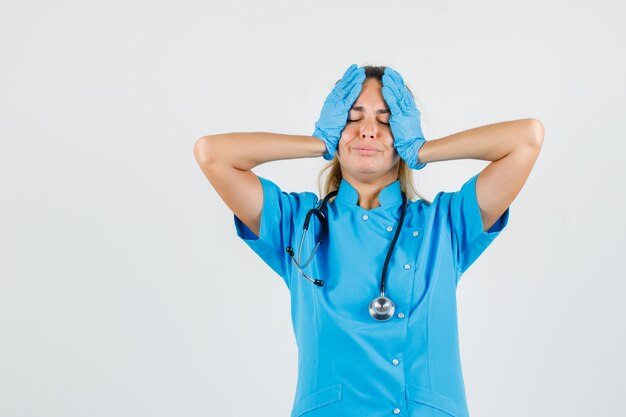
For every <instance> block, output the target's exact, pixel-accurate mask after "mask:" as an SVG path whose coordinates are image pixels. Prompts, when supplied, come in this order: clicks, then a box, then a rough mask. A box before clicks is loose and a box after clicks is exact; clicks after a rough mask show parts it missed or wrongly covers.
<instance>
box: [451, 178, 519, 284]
mask: <svg viewBox="0 0 626 417" xmlns="http://www.w3.org/2000/svg"><path fill="white" fill-rule="evenodd" d="M479 174H480V173H479ZM479 174H476V175H474V176H473V177H472V178H470V179H469V180H467V181H466V182H465V184H463V186H462V187H461V189H460V190H459V191H455V192H453V193H451V196H450V213H449V214H450V216H449V222H450V234H451V239H452V247H453V250H454V259H455V261H456V267H457V271H458V272H459V275H460V274H462V273H463V272H465V271H466V270H467V269H468V268H469V267H470V266H471V265H472V264H473V263H474V261H476V259H478V257H479V256H480V255H481V254H482V253H483V252H484V251H485V249H487V246H489V245H490V244H491V242H493V240H494V239H495V238H496V237H497V236H498V235H499V234H500V232H501V231H502V230H503V229H504V228H505V227H506V225H507V224H508V221H509V212H510V207H507V209H506V210H505V211H504V213H502V215H501V216H500V218H499V219H498V220H497V221H496V222H495V223H494V224H493V226H491V228H490V229H489V230H488V231H486V232H485V231H484V228H483V221H482V217H481V215H480V207H479V206H478V200H477V199H476V180H477V179H478V175H479Z"/></svg>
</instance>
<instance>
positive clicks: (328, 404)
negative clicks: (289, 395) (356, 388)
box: [291, 384, 343, 417]
mask: <svg viewBox="0 0 626 417" xmlns="http://www.w3.org/2000/svg"><path fill="white" fill-rule="evenodd" d="M342 391H343V384H337V385H332V386H330V387H326V388H323V389H321V390H319V391H316V392H314V393H313V394H310V395H307V396H306V397H302V398H301V399H300V401H298V402H297V403H296V404H295V405H294V407H293V410H292V411H291V417H300V416H303V417H333V416H336V417H339V416H340V415H341V404H342V403H341V396H342Z"/></svg>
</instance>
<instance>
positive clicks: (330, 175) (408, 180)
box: [317, 65, 430, 204]
mask: <svg viewBox="0 0 626 417" xmlns="http://www.w3.org/2000/svg"><path fill="white" fill-rule="evenodd" d="M363 68H365V77H366V79H367V78H376V79H378V80H379V81H380V82H381V84H382V78H383V74H384V72H385V67H384V66H370V65H366V66H364V67H363ZM339 81H340V80H337V81H336V82H335V84H337V83H338V82H339ZM405 86H406V82H405ZM406 88H407V90H409V93H410V94H411V95H413V92H412V91H411V90H410V89H409V87H408V86H406ZM398 164H399V167H398V179H399V180H400V189H401V190H402V191H404V193H405V194H406V196H407V198H408V199H409V200H411V201H415V199H416V198H419V199H421V200H424V201H426V202H428V203H429V204H430V202H429V201H428V200H427V199H426V198H424V197H423V196H422V195H421V194H420V193H419V192H418V191H417V190H416V189H415V184H414V183H413V170H412V169H411V168H409V166H408V165H407V163H406V162H405V161H404V160H403V159H400V161H399V162H398ZM342 178H343V175H342V173H341V164H340V163H339V159H338V158H337V153H335V157H334V158H333V159H332V160H331V161H329V162H328V163H326V164H325V165H324V166H323V167H322V169H321V170H320V172H319V174H318V176H317V182H318V189H319V192H320V199H322V198H324V196H326V194H328V193H330V192H331V191H334V190H338V189H339V185H340V184H341V179H342Z"/></svg>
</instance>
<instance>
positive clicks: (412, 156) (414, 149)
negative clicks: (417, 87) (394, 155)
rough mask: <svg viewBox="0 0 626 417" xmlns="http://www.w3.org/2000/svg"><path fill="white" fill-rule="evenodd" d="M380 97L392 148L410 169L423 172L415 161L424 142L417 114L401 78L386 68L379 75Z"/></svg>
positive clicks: (418, 112)
mask: <svg viewBox="0 0 626 417" xmlns="http://www.w3.org/2000/svg"><path fill="white" fill-rule="evenodd" d="M382 94H383V98H384V99H385V102H386V103H387V105H388V106H389V110H390V111H391V116H390V117H389V124H390V125H391V133H392V134H393V138H394V141H393V146H394V148H396V151H397V152H398V155H400V158H402V159H403V160H404V161H405V162H406V163H407V165H408V166H409V167H410V168H411V169H422V168H424V167H425V166H426V164H423V163H420V162H419V159H418V152H419V150H420V148H421V147H422V145H424V143H425V142H426V139H425V138H424V133H422V126H421V114H420V111H419V110H418V109H417V107H416V106H415V100H414V99H413V96H412V95H411V93H410V92H409V90H407V88H406V86H405V85H404V80H403V79H402V76H401V75H400V74H399V73H397V72H396V71H394V70H393V69H391V68H389V67H386V68H385V73H384V75H383V88H382Z"/></svg>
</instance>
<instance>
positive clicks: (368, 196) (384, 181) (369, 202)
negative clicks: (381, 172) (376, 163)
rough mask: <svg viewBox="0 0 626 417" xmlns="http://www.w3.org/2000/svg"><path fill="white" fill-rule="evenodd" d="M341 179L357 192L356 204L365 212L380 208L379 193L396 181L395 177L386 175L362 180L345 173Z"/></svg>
mask: <svg viewBox="0 0 626 417" xmlns="http://www.w3.org/2000/svg"><path fill="white" fill-rule="evenodd" d="M343 178H344V179H345V180H346V181H348V182H349V183H350V184H351V185H352V186H353V187H354V189H355V190H356V191H357V193H358V195H359V201H358V203H357V204H358V205H359V207H362V208H364V209H365V210H371V209H373V208H376V207H380V202H379V200H378V195H379V194H380V191H381V190H382V189H383V188H385V187H387V186H388V185H389V184H391V183H393V182H395V181H396V180H397V179H398V178H397V175H396V176H395V177H393V176H390V175H387V176H382V177H378V178H375V179H372V180H367V179H364V178H356V177H354V176H352V175H350V174H348V173H346V174H345V175H344V176H343Z"/></svg>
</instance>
